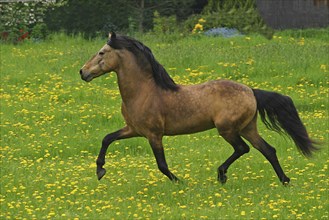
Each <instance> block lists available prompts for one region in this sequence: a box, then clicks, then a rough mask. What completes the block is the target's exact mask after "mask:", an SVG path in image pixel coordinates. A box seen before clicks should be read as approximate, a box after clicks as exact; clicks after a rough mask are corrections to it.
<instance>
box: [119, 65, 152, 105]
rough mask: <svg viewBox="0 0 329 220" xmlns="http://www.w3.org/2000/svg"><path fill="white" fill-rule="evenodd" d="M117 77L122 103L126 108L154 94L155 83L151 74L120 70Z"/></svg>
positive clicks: (136, 70)
mask: <svg viewBox="0 0 329 220" xmlns="http://www.w3.org/2000/svg"><path fill="white" fill-rule="evenodd" d="M117 76H118V84H119V90H120V94H121V98H122V101H123V102H124V103H125V104H126V105H128V106H129V105H130V104H133V103H136V101H138V100H140V99H145V97H147V96H148V95H150V94H152V93H154V92H156V91H155V90H156V86H155V82H154V80H153V78H152V76H151V74H147V73H145V72H143V71H142V70H139V69H135V70H134V71H127V70H121V71H119V72H117Z"/></svg>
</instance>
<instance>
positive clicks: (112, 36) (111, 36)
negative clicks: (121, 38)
mask: <svg viewBox="0 0 329 220" xmlns="http://www.w3.org/2000/svg"><path fill="white" fill-rule="evenodd" d="M116 37H117V35H116V34H115V32H114V31H111V32H110V33H109V39H111V40H113V39H115V38H116Z"/></svg>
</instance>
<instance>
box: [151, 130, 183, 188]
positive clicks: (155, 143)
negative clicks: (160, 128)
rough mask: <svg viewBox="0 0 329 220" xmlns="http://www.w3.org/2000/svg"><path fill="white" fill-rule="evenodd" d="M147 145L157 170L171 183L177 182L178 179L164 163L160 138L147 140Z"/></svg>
mask: <svg viewBox="0 0 329 220" xmlns="http://www.w3.org/2000/svg"><path fill="white" fill-rule="evenodd" d="M149 143H150V145H151V147H152V150H153V154H154V156H155V159H156V162H157V165H158V168H159V170H160V171H161V172H162V173H163V174H164V175H166V176H167V177H168V178H169V179H170V180H171V181H173V182H177V181H179V179H178V178H177V177H176V176H175V175H174V174H172V173H171V172H170V171H169V169H168V165H167V162H166V158H165V154H164V149H163V145H162V136H156V137H153V138H149Z"/></svg>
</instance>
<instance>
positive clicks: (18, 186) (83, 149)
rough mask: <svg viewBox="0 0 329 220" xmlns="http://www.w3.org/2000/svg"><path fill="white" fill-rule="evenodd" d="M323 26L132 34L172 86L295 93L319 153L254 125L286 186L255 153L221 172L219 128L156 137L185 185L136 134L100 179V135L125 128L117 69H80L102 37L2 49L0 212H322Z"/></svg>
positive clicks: (80, 215)
mask: <svg viewBox="0 0 329 220" xmlns="http://www.w3.org/2000/svg"><path fill="white" fill-rule="evenodd" d="M328 33H329V30H328V29H326V30H322V31H310V32H301V31H289V32H279V33H277V34H276V35H275V36H274V38H273V39H272V40H267V39H265V38H263V37H261V36H247V37H246V36H244V37H237V38H230V39H223V38H212V37H203V36H194V37H188V38H181V39H180V38H179V39H176V40H174V39H170V37H169V39H166V40H165V41H163V40H160V39H158V38H157V37H154V36H153V37H152V36H142V37H141V38H140V39H141V40H142V41H143V42H144V43H145V44H146V45H148V46H149V47H150V48H151V49H152V50H153V53H154V54H155V56H156V57H157V59H158V61H159V62H160V63H161V64H163V65H164V66H165V68H166V69H167V71H168V72H169V73H170V74H171V75H172V76H173V78H174V79H175V80H176V82H178V83H180V84H194V83H200V82H205V81H208V80H211V79H219V78H227V79H232V80H235V81H238V82H242V83H244V84H247V85H249V86H250V87H253V88H261V89H266V90H272V91H277V92H280V93H284V94H286V95H289V96H291V97H292V98H293V100H294V102H295V105H296V106H297V108H298V110H299V111H300V116H301V118H302V120H303V122H304V123H305V125H306V126H307V129H308V131H309V133H310V135H311V137H312V138H314V139H315V140H318V141H321V142H323V143H324V144H323V145H322V150H321V151H319V152H317V153H316V155H315V156H314V157H313V158H312V159H306V158H304V157H303V156H302V155H301V154H299V153H298V151H297V150H296V147H295V146H294V145H293V143H292V141H290V140H289V139H288V138H284V137H282V136H279V135H278V134H276V133H273V132H271V131H269V130H267V129H265V127H264V126H263V125H262V124H260V125H259V130H260V132H261V134H262V136H263V137H264V139H266V140H267V141H268V142H269V143H271V144H272V145H273V146H275V147H276V149H277V153H278V157H279V160H280V162H281V164H282V166H283V169H284V170H285V171H286V174H287V175H288V176H289V177H290V178H291V184H290V185H289V186H287V187H284V186H282V185H281V184H280V182H279V181H278V179H277V177H276V175H275V173H274V171H273V169H272V167H271V166H270V164H269V163H268V162H267V161H266V160H265V158H263V156H262V155H261V154H260V153H259V152H258V151H257V150H255V149H251V151H250V153H249V154H247V155H244V156H243V157H242V158H240V159H239V160H238V161H237V162H236V163H234V164H233V165H232V166H231V168H230V169H229V171H228V182H227V183H226V184H225V185H221V184H220V183H218V182H217V180H216V176H217V171H216V170H217V167H218V166H219V165H220V164H221V163H222V162H224V161H225V159H227V158H228V156H229V155H230V154H231V153H232V151H233V149H232V147H231V146H229V145H228V144H227V143H226V142H225V141H224V140H223V139H222V138H221V137H219V136H218V135H217V132H216V131H215V130H210V131H207V132H202V133H198V134H193V135H185V136H175V137H166V138H165V139H164V144H165V153H166V157H167V162H168V165H169V167H170V168H171V170H172V172H173V173H175V174H176V175H177V176H178V177H179V178H180V179H182V180H183V182H182V183H179V184H174V183H171V182H170V181H169V180H168V179H167V178H166V177H165V176H164V175H162V174H161V173H160V172H159V171H158V170H157V166H156V163H155V159H154V157H153V155H152V151H151V149H150V147H149V146H148V143H147V141H146V140H144V139H142V138H139V139H138V138H137V139H129V140H123V141H119V142H115V143H113V145H111V146H110V148H109V150H108V154H107V163H106V165H105V168H106V169H107V175H106V176H105V177H104V178H103V179H102V180H101V181H98V180H97V178H96V174H95V168H96V166H95V160H96V157H97V154H98V151H99V148H100V145H101V141H102V138H103V137H104V136H105V135H106V134H107V133H110V132H113V131H115V130H116V129H118V128H121V127H122V126H123V124H124V122H123V119H122V117H121V114H120V102H121V98H120V94H119V91H118V88H117V84H116V76H115V74H114V73H111V74H107V75H106V76H103V77H101V78H98V79H96V80H94V81H93V82H91V83H88V84H87V83H85V82H83V81H82V80H81V79H80V76H79V73H78V71H79V69H80V67H81V66H82V65H83V64H84V63H85V61H86V60H87V59H89V57H90V56H91V55H92V54H94V53H95V52H96V51H97V50H98V49H99V48H100V47H101V46H102V45H103V44H104V43H105V42H106V39H98V40H93V41H86V40H83V39H82V38H79V37H75V38H72V37H67V36H64V35H55V36H53V37H52V38H51V39H50V40H48V41H46V42H41V43H33V42H25V43H23V44H20V45H1V72H0V77H1V78H0V79H1V80H0V81H1V94H0V101H1V103H0V104H1V113H0V114H1V115H0V116H1V127H0V128H1V144H0V157H1V165H0V166H1V179H0V186H1V193H0V202H1V212H0V219H328V218H329V212H328V210H329V200H328V189H329V188H328V186H329V179H328V165H329V159H328V158H329V157H328V150H329V149H328V138H329V137H328V133H329V126H328V120H329V116H328V93H329V84H328V81H329V80H328V76H329V59H328V54H329V43H328V42H329V39H328V36H329V35H328Z"/></svg>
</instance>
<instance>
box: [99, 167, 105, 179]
mask: <svg viewBox="0 0 329 220" xmlns="http://www.w3.org/2000/svg"><path fill="white" fill-rule="evenodd" d="M105 173H106V170H105V169H104V168H100V169H97V178H98V180H101V179H102V177H103V176H104V175H105Z"/></svg>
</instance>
